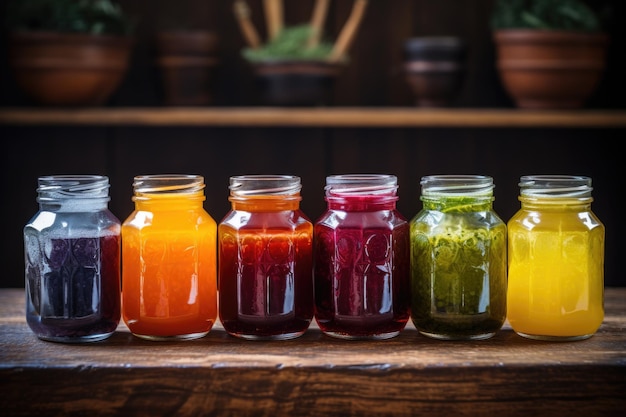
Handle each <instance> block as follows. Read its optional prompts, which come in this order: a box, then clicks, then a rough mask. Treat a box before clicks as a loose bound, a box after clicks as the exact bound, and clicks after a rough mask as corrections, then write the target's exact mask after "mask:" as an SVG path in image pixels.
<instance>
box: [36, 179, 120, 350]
mask: <svg viewBox="0 0 626 417" xmlns="http://www.w3.org/2000/svg"><path fill="white" fill-rule="evenodd" d="M38 185H39V186H38V188H37V192H38V198H37V201H38V202H39V211H38V212H37V214H35V216H34V217H33V218H32V219H31V220H30V221H29V222H28V223H27V224H26V226H25V227H24V252H25V265H26V269H25V275H26V321H27V323H28V325H29V326H30V328H31V329H32V331H33V332H34V333H35V334H36V335H37V336H38V337H39V338H41V339H44V340H50V341H56V342H68V343H71V342H77V343H82V342H91V341H98V340H103V339H106V338H107V337H109V336H110V335H111V334H113V332H114V331H115V329H116V328H117V325H118V324H119V321H120V221H119V220H118V219H117V217H115V216H114V215H113V214H112V213H111V212H110V211H109V209H108V202H109V179H108V178H107V177H104V176H98V175H56V176H46V177H40V178H39V180H38Z"/></svg>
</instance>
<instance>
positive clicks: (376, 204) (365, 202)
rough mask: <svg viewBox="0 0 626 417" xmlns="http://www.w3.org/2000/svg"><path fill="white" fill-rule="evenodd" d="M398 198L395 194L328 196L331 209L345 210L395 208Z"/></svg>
mask: <svg viewBox="0 0 626 417" xmlns="http://www.w3.org/2000/svg"><path fill="white" fill-rule="evenodd" d="M397 200H398V198H397V197H395V196H343V197H326V202H327V203H328V208H329V209H330V210H344V211H378V210H395V208H396V201H397Z"/></svg>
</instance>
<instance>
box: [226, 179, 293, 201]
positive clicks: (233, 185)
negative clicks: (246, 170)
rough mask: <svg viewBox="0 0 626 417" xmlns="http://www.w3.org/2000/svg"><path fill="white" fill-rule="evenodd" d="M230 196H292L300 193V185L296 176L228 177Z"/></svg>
mask: <svg viewBox="0 0 626 417" xmlns="http://www.w3.org/2000/svg"><path fill="white" fill-rule="evenodd" d="M229 181H230V185H229V186H228V189H229V190H230V193H231V195H236V196H250V195H292V194H298V193H300V190H301V189H302V183H301V180H300V177H299V176H296V175H274V174H253V175H234V176H232V177H230V180H229Z"/></svg>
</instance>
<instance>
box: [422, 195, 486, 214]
mask: <svg viewBox="0 0 626 417" xmlns="http://www.w3.org/2000/svg"><path fill="white" fill-rule="evenodd" d="M421 200H422V203H423V205H424V209H425V210H434V211H441V212H443V213H467V212H478V211H489V210H492V209H493V200H494V199H493V197H492V196H485V197H471V196H452V197H437V198H433V197H424V196H422V197H421Z"/></svg>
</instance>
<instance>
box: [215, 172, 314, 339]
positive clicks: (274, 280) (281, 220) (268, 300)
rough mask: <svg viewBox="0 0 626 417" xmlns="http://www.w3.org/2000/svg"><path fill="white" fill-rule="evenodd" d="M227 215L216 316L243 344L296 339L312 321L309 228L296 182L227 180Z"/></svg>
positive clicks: (273, 178)
mask: <svg viewBox="0 0 626 417" xmlns="http://www.w3.org/2000/svg"><path fill="white" fill-rule="evenodd" d="M229 188H230V197H229V201H230V202H231V204H232V207H231V210H230V211H229V212H228V213H227V214H226V216H225V217H224V219H223V220H222V221H221V222H220V224H219V226H218V247H219V250H218V253H219V272H218V285H219V289H220V291H219V315H220V321H221V322H222V325H223V326H224V329H225V330H226V331H227V332H228V333H229V334H231V335H233V336H236V337H240V338H243V339H293V338H296V337H299V336H301V335H302V334H303V333H304V332H305V331H306V330H307V328H308V327H309V324H310V323H311V320H312V319H313V270H312V264H313V259H312V252H311V247H312V241H313V224H312V223H311V221H310V220H309V219H308V218H307V217H306V216H305V214H304V213H303V212H302V211H301V210H300V201H301V200H302V197H301V196H300V190H301V188H302V186H301V184H300V178H299V177H295V176H291V175H241V176H235V177H231V178H230V187H229Z"/></svg>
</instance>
